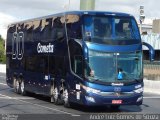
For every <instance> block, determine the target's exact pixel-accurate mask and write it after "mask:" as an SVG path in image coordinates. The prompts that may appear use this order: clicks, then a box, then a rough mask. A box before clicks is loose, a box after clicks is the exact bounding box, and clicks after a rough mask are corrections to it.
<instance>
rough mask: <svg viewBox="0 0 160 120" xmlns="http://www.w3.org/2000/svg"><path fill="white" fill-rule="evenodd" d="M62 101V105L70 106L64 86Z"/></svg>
mask: <svg viewBox="0 0 160 120" xmlns="http://www.w3.org/2000/svg"><path fill="white" fill-rule="evenodd" d="M63 102H64V107H66V108H69V107H71V104H70V102H69V93H68V90H67V89H66V88H65V89H64V91H63Z"/></svg>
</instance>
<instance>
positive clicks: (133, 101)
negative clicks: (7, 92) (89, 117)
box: [6, 11, 154, 108]
mask: <svg viewBox="0 0 160 120" xmlns="http://www.w3.org/2000/svg"><path fill="white" fill-rule="evenodd" d="M6 43H7V48H6V56H7V64H6V82H7V84H8V86H10V87H12V88H14V91H15V92H16V93H18V94H22V95H25V94H26V93H28V92H32V93H36V94H41V95H45V96H48V97H50V101H51V102H53V103H54V104H63V105H64V106H65V107H70V106H71V104H72V103H76V104H80V105H86V106H104V105H109V106H111V107H112V108H119V106H121V105H141V104H142V101H143V86H144V84H143V51H142V45H145V46H147V47H148V48H149V50H150V60H151V61H152V60H153V59H154V50H153V48H152V46H150V45H149V44H147V43H142V41H141V37H140V33H139V29H138V26H137V23H136V20H135V18H134V17H133V16H132V15H130V14H126V13H118V12H102V11H70V12H63V13H59V14H54V15H49V16H45V17H41V18H35V19H30V20H26V21H21V22H17V23H13V24H10V25H9V26H8V31H7V42H6Z"/></svg>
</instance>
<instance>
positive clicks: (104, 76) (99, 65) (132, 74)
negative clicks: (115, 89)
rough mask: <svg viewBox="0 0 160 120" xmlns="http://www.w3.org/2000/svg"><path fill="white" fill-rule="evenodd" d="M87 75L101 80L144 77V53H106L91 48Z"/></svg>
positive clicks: (126, 79) (123, 79)
mask: <svg viewBox="0 0 160 120" xmlns="http://www.w3.org/2000/svg"><path fill="white" fill-rule="evenodd" d="M87 67H89V69H87ZM87 70H90V71H87ZM91 72H92V73H91ZM85 75H86V76H87V78H88V79H89V80H97V81H101V82H116V81H124V82H125V81H126V82H127V81H134V80H140V79H142V53H141V52H134V53H106V52H99V51H95V50H89V61H88V62H87V65H86V72H85Z"/></svg>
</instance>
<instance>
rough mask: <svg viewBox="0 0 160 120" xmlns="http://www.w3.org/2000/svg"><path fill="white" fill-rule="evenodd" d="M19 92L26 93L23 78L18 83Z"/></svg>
mask: <svg viewBox="0 0 160 120" xmlns="http://www.w3.org/2000/svg"><path fill="white" fill-rule="evenodd" d="M20 93H21V94H22V95H26V91H25V87H24V81H23V80H22V81H21V84H20Z"/></svg>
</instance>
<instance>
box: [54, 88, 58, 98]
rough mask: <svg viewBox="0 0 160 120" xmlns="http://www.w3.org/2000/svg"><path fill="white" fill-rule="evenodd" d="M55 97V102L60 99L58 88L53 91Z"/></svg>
mask: <svg viewBox="0 0 160 120" xmlns="http://www.w3.org/2000/svg"><path fill="white" fill-rule="evenodd" d="M53 97H54V99H55V100H57V99H58V89H57V88H54V90H53Z"/></svg>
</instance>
